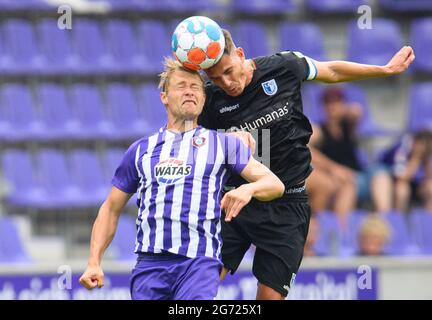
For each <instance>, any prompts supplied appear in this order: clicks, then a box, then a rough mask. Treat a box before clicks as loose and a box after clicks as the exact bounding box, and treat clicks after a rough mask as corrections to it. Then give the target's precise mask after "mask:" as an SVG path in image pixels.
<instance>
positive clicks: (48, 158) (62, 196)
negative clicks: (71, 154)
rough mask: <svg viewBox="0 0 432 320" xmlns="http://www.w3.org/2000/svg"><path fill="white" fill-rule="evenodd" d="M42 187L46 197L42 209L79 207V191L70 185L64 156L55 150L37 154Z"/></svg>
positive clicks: (43, 150) (80, 202) (44, 149)
mask: <svg viewBox="0 0 432 320" xmlns="http://www.w3.org/2000/svg"><path fill="white" fill-rule="evenodd" d="M37 162H38V167H39V171H40V177H41V182H42V187H43V188H44V190H45V192H46V197H45V199H44V201H43V203H42V204H41V207H42V208H47V209H60V208H71V207H81V206H82V199H81V193H80V191H79V189H78V188H77V187H76V186H74V185H73V184H72V180H71V173H70V170H69V167H68V163H67V159H66V156H65V154H64V153H63V152H61V151H59V150H56V149H47V148H43V149H40V150H39V153H38V154H37Z"/></svg>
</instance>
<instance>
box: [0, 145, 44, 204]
mask: <svg viewBox="0 0 432 320" xmlns="http://www.w3.org/2000/svg"><path fill="white" fill-rule="evenodd" d="M2 168H3V175H4V177H5V179H6V182H7V184H8V189H9V193H8V195H7V196H6V201H7V203H8V205H10V206H17V207H33V208H35V207H36V208H37V207H39V206H40V205H41V203H43V201H44V199H45V193H44V191H43V189H42V186H41V185H40V183H39V181H38V177H37V171H36V170H35V166H34V165H33V162H32V157H31V155H30V154H29V153H27V152H26V151H23V150H18V149H7V150H5V151H4V153H3V156H2Z"/></svg>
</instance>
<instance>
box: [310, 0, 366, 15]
mask: <svg viewBox="0 0 432 320" xmlns="http://www.w3.org/2000/svg"><path fill="white" fill-rule="evenodd" d="M363 4H369V2H368V0H321V1H314V0H306V7H307V8H308V9H309V10H312V11H316V12H321V13H357V8H358V7H359V6H361V5H363Z"/></svg>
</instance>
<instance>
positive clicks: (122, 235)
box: [110, 214, 136, 261]
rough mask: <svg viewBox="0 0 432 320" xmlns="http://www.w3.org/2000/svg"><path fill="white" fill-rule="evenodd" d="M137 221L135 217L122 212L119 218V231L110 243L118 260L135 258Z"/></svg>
mask: <svg viewBox="0 0 432 320" xmlns="http://www.w3.org/2000/svg"><path fill="white" fill-rule="evenodd" d="M135 240H136V223H135V219H134V218H132V217H130V216H127V215H125V214H122V215H121V216H120V218H119V222H118V225H117V231H116V234H115V236H114V239H113V241H112V242H111V245H110V250H111V252H112V253H113V254H114V257H115V259H116V260H119V261H125V260H135V259H136V255H135V253H134V251H135Z"/></svg>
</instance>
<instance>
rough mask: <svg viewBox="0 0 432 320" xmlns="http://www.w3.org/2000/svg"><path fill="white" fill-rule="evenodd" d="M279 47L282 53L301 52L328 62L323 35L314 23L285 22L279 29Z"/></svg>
mask: <svg viewBox="0 0 432 320" xmlns="http://www.w3.org/2000/svg"><path fill="white" fill-rule="evenodd" d="M279 45H280V47H279V50H280V51H285V50H289V51H299V52H301V53H302V54H304V55H306V56H309V57H310V58H312V59H315V60H319V61H323V60H327V56H326V55H325V53H324V46H323V35H322V33H321V30H320V28H319V27H318V26H317V25H315V24H313V23H307V22H305V23H293V22H284V23H283V24H282V25H280V27H279Z"/></svg>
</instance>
